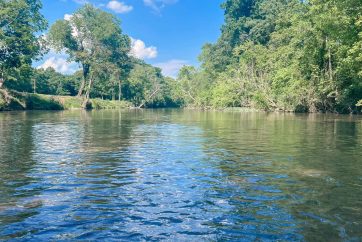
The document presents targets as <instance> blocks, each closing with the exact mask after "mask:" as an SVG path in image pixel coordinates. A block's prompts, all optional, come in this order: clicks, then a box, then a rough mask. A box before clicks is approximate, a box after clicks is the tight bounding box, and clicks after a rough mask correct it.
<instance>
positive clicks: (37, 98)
mask: <svg viewBox="0 0 362 242" xmlns="http://www.w3.org/2000/svg"><path fill="white" fill-rule="evenodd" d="M82 102H83V99H82V98H78V97H70V96H51V95H43V94H31V93H20V92H8V91H5V90H0V111H14V110H70V109H81V108H82ZM132 106H133V105H132V103H130V102H126V101H120V102H119V101H110V100H102V99H91V100H90V105H89V108H90V109H118V108H131V107H132Z"/></svg>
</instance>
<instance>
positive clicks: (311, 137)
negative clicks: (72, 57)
mask: <svg viewBox="0 0 362 242" xmlns="http://www.w3.org/2000/svg"><path fill="white" fill-rule="evenodd" d="M0 240H15V241H29V240H30V241H31V240H33V241H54V240H87V241H89V240H97V241H102V240H107V241H110V240H115V241H120V240H121V241H122V240H123V241H144V240H147V241H162V240H169V241H225V240H230V241H275V240H280V241H286V240H289V241H361V240H362V118H361V117H354V116H343V115H338V116H337V115H326V114H284V113H263V112H260V113H258V112H217V111H207V112H206V111H205V112H204V111H192V110H172V109H171V110H125V111H90V112H86V111H64V112H8V113H0Z"/></svg>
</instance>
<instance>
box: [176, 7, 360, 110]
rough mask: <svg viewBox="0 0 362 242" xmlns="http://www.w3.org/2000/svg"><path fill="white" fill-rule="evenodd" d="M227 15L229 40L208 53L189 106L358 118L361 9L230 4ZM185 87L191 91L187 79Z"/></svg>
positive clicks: (225, 27) (212, 46) (225, 36)
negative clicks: (325, 113)
mask: <svg viewBox="0 0 362 242" xmlns="http://www.w3.org/2000/svg"><path fill="white" fill-rule="evenodd" d="M222 7H223V8H224V10H225V24H224V25H223V26H222V29H221V30H222V34H221V36H220V38H219V40H218V41H217V42H216V43H215V44H207V45H205V46H204V48H203V52H202V54H201V55H200V60H201V61H202V68H201V69H200V70H198V71H197V72H196V73H193V78H191V80H189V83H193V86H195V87H196V86H199V89H197V90H195V89H193V92H194V93H197V95H196V96H194V97H193V98H191V99H190V95H189V93H187V92H185V95H184V99H185V100H186V102H187V103H188V105H195V104H196V105H200V104H202V106H214V107H228V106H252V107H257V108H263V109H279V110H285V111H338V112H355V111H356V110H357V107H356V103H357V102H358V100H360V99H362V79H361V78H362V75H361V74H362V72H361V68H362V65H361V64H362V63H361V60H362V57H361V56H362V48H361V47H362V45H361V40H362V32H361V31H362V19H361V15H360V13H361V10H362V2H361V1H358V0H348V1H333V0H311V1H298V0H257V1H251V0H226V1H225V3H224V4H223V5H222ZM202 73H204V74H202ZM178 79H179V82H180V85H181V86H183V85H184V84H183V83H184V80H185V77H184V73H183V72H180V75H179V78H178ZM205 82H206V83H209V84H211V85H204V84H203V83H205ZM196 83H199V84H196ZM205 91H206V93H208V95H207V97H205ZM199 99H202V100H203V102H201V103H200V102H199V101H198V100H199Z"/></svg>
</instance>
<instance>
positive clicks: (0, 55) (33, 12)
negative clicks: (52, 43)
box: [0, 0, 47, 88]
mask: <svg viewBox="0 0 362 242" xmlns="http://www.w3.org/2000/svg"><path fill="white" fill-rule="evenodd" d="M41 7H42V4H41V1H40V0H0V88H2V86H3V84H4V83H5V81H6V80H7V79H8V76H9V75H10V72H11V71H12V70H13V69H16V68H20V67H21V66H22V65H28V66H30V65H31V62H32V60H33V59H34V58H36V57H39V56H40V55H41V54H42V53H43V51H44V48H43V47H44V45H42V43H41V42H42V41H41V40H42V37H41V36H39V35H38V33H39V32H41V31H43V30H45V29H46V27H47V22H46V20H45V18H44V17H43V15H42V14H41V13H40V9H41Z"/></svg>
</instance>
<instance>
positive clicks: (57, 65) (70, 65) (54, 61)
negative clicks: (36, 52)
mask: <svg viewBox="0 0 362 242" xmlns="http://www.w3.org/2000/svg"><path fill="white" fill-rule="evenodd" d="M49 67H51V68H53V69H54V70H56V71H57V72H60V73H63V74H73V73H74V72H76V71H77V70H79V66H78V65H77V63H75V62H68V61H67V60H66V59H65V58H63V57H61V56H52V57H49V58H48V59H47V60H45V62H44V63H43V64H42V65H40V66H38V67H37V69H47V68H49Z"/></svg>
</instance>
